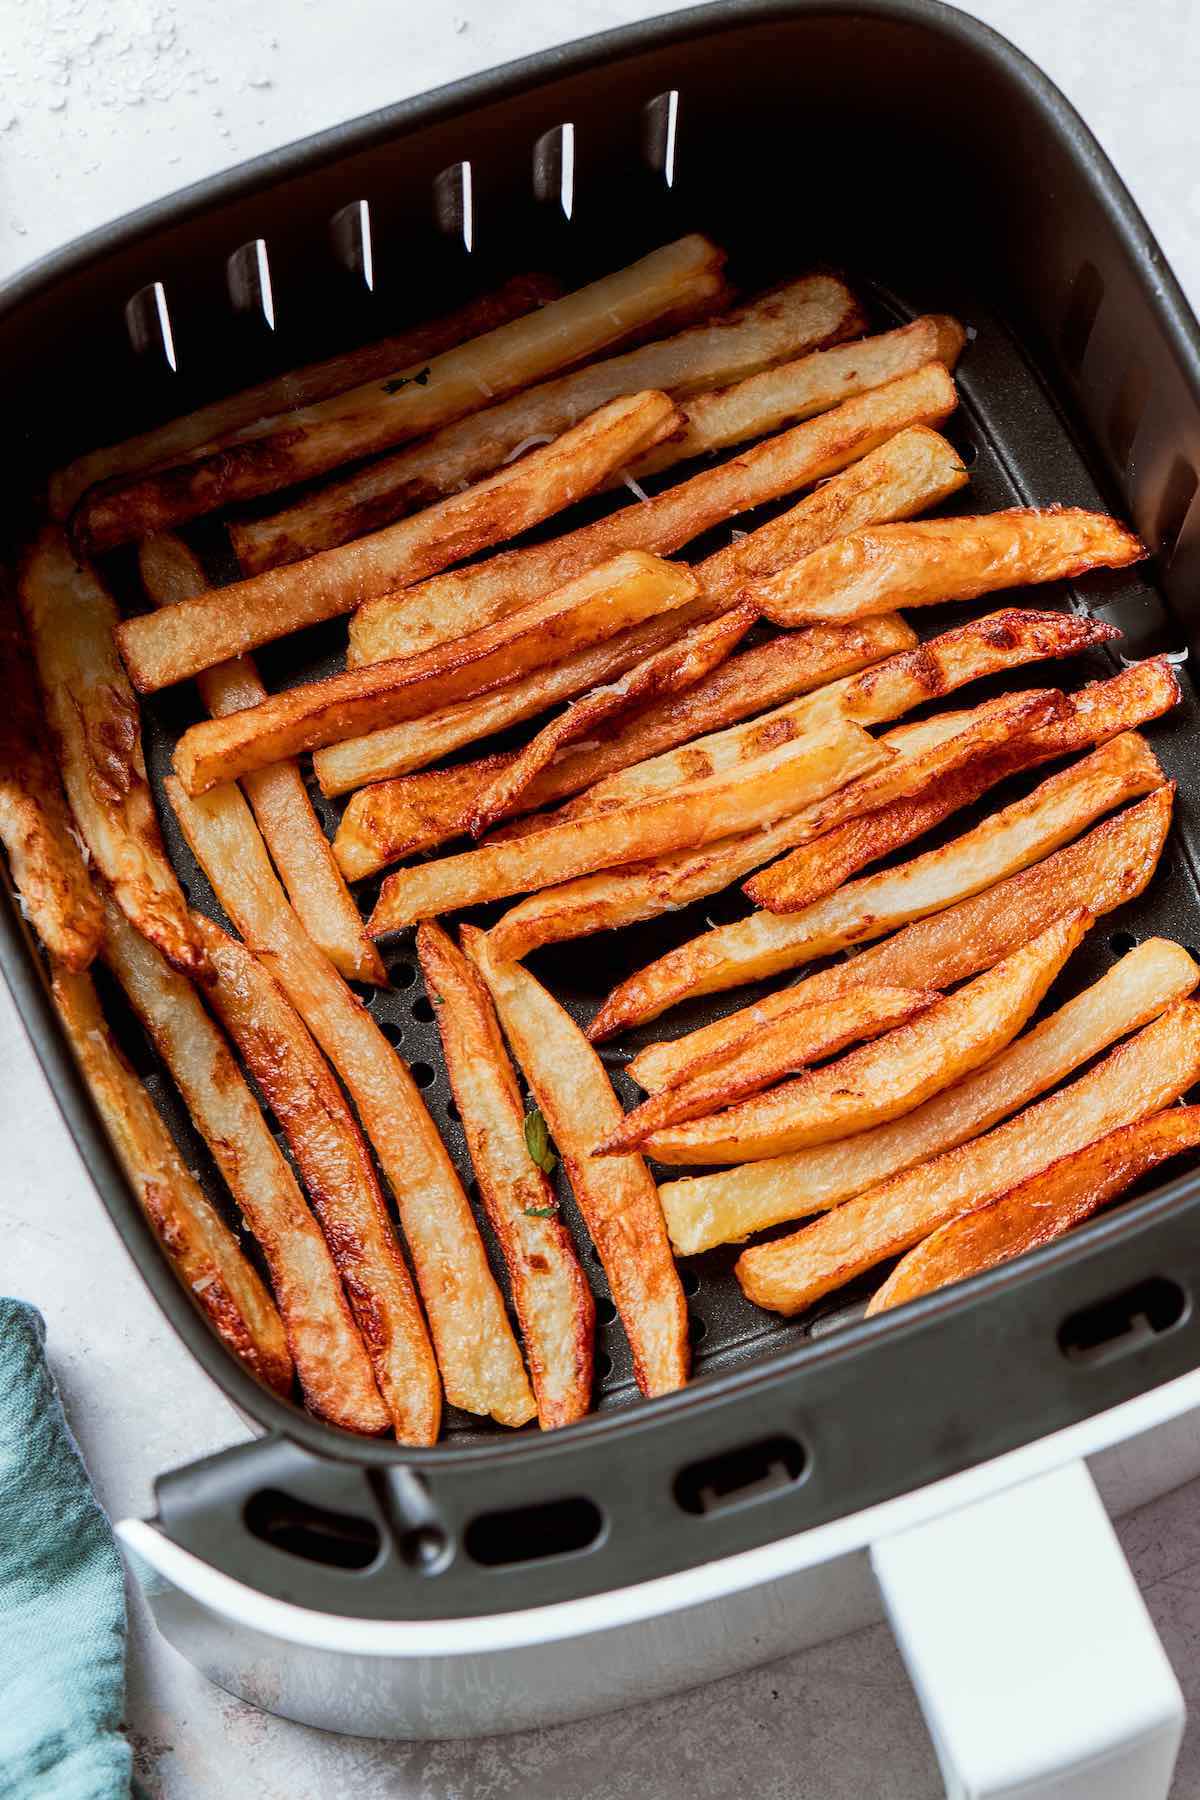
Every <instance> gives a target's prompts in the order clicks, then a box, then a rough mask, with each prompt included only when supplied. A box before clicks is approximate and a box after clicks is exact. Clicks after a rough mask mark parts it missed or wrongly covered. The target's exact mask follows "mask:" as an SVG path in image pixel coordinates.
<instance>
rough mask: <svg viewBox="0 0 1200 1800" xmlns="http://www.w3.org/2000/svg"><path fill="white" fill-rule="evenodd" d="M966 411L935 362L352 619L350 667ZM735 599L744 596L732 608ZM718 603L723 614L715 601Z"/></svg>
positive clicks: (480, 617)
mask: <svg viewBox="0 0 1200 1800" xmlns="http://www.w3.org/2000/svg"><path fill="white" fill-rule="evenodd" d="M955 404H956V394H955V388H954V381H953V379H952V377H951V376H950V375H949V373H948V372H947V370H946V369H945V368H944V366H943V365H942V364H941V363H928V364H926V366H925V368H923V369H919V370H918V371H917V372H916V374H914V375H905V376H902V377H901V378H900V380H899V381H892V382H889V383H888V384H887V386H886V387H881V388H875V389H873V390H872V391H871V392H870V393H868V394H860V395H859V397H858V398H857V399H855V400H847V401H845V402H844V403H843V404H842V405H841V406H837V407H834V408H833V410H832V411H830V412H827V413H822V414H821V415H820V417H819V418H816V419H810V420H808V421H807V423H805V424H803V425H796V426H794V427H793V428H792V430H791V431H786V432H782V433H781V434H780V435H779V436H778V437H773V438H769V439H768V440H767V441H766V442H765V443H762V444H758V445H756V446H755V448H754V449H752V450H746V451H744V452H743V453H742V454H741V455H739V456H734V457H731V458H730V459H729V460H728V461H727V462H724V463H721V464H719V465H718V467H717V468H715V469H706V470H705V471H704V472H703V473H702V474H700V475H693V476H692V478H691V480H690V481H685V482H681V483H680V484H679V485H678V486H677V487H673V488H668V489H667V491H666V492H665V493H662V494H659V495H657V496H656V497H655V498H654V499H653V500H649V501H646V502H639V501H634V502H631V503H630V504H629V505H628V506H626V507H623V508H622V509H621V510H620V511H619V512H616V513H613V514H611V515H610V516H609V517H608V518H606V519H598V520H597V521H596V522H595V524H592V525H585V526H583V527H582V528H581V529H580V530H578V531H573V532H570V533H569V534H568V535H567V536H566V537H560V538H557V539H555V540H554V541H553V542H551V543H547V544H538V545H535V546H533V547H532V548H530V549H526V550H513V551H508V552H506V553H505V554H504V555H502V556H496V557H493V558H490V559H489V561H488V562H487V563H486V564H482V563H481V564H480V565H478V566H477V567H475V568H472V569H469V570H468V569H463V570H456V571H452V572H450V573H447V574H446V575H444V576H439V577H437V578H436V580H433V581H426V582H422V583H421V584H420V586H418V587H414V588H412V589H410V590H408V591H406V592H404V593H402V594H397V595H387V596H385V597H384V598H382V599H379V600H373V601H371V602H370V603H369V604H368V605H366V606H363V607H362V608H361V609H360V610H359V611H358V612H357V613H356V614H355V616H354V618H353V619H352V620H351V622H350V649H349V653H348V654H349V660H350V662H351V663H362V662H380V661H382V660H384V659H385V658H387V657H391V656H398V655H411V654H413V653H414V652H415V651H417V650H420V649H426V648H428V647H429V646H430V645H431V644H437V643H445V642H446V641H447V640H449V639H453V638H455V637H457V636H459V635H460V633H461V632H462V631H464V630H469V629H473V628H475V627H477V626H478V625H479V624H482V623H484V622H490V621H491V620H493V619H496V618H500V617H502V616H503V615H504V614H505V613H507V612H514V611H515V610H516V609H517V608H518V607H521V606H528V604H529V603H530V601H531V600H536V599H538V598H539V597H540V596H541V595H542V594H545V593H547V592H549V591H550V590H551V589H553V588H556V587H560V586H561V585H562V583H563V582H564V581H570V580H571V579H573V578H574V577H575V576H576V575H579V574H582V573H583V571H584V570H585V569H590V568H594V567H595V565H596V564H597V563H598V562H603V561H604V560H605V558H606V557H609V556H614V555H615V554H616V553H617V551H619V550H653V551H655V552H657V554H658V555H660V556H667V555H670V554H671V552H672V551H674V550H678V549H680V548H681V547H682V546H683V545H684V544H686V543H688V542H689V541H690V540H691V539H692V538H694V537H698V536H699V534H700V533H701V532H702V531H707V530H709V528H710V527H711V526H713V525H719V524H720V523H721V521H722V520H724V519H728V518H731V517H733V515H734V514H736V513H739V512H745V511H746V510H747V509H748V508H750V507H753V506H761V505H762V504H763V503H764V502H766V501H768V500H776V499H779V498H780V497H781V496H782V495H784V494H789V493H793V492H794V491H795V490H796V489H797V488H801V487H808V486H811V485H812V483H813V482H816V481H820V480H821V479H822V478H823V477H824V476H826V475H833V474H835V473H836V472H837V471H838V470H841V469H844V468H845V467H846V466H847V464H849V463H853V462H856V461H857V460H858V458H859V457H861V456H865V455H866V454H867V452H868V451H870V450H874V449H876V448H877V447H878V446H879V445H880V444H882V443H883V442H885V440H886V439H888V438H890V437H892V436H894V435H895V433H896V432H898V431H902V430H903V429H904V428H905V427H906V426H910V425H921V424H938V423H940V421H941V420H942V419H945V418H948V417H949V415H950V414H951V413H952V412H953V410H954V407H955ZM522 466H523V465H522V464H521V463H518V464H517V465H516V467H517V468H521V467H522ZM960 467H961V465H960ZM733 598H740V595H739V596H732V597H731V598H730V600H729V601H727V602H726V604H732V601H733ZM713 603H714V608H715V607H716V597H715V596H714V597H713ZM879 610H880V611H883V610H884V609H883V608H880V609H879Z"/></svg>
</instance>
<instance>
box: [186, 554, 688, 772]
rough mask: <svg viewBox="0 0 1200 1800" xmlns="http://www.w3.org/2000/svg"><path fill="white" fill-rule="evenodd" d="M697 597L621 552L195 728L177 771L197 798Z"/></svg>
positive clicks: (676, 576) (655, 567)
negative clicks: (442, 630) (398, 649)
mask: <svg viewBox="0 0 1200 1800" xmlns="http://www.w3.org/2000/svg"><path fill="white" fill-rule="evenodd" d="M695 593H696V583H695V579H694V578H693V576H692V575H691V573H690V571H689V570H688V569H686V568H685V567H683V565H682V564H679V563H668V562H664V561H663V560H662V559H661V557H657V556H648V555H646V553H645V552H644V551H641V550H627V551H625V552H624V553H623V554H622V555H620V556H614V557H613V558H612V560H611V561H610V562H607V563H602V564H601V565H600V567H599V568H596V569H589V570H588V572H587V573H586V574H585V575H581V576H579V578H578V579H577V580H575V581H572V582H568V584H567V585H566V587H564V588H560V589H558V590H557V591H556V592H555V593H553V594H547V595H545V596H544V597H543V598H542V599H541V600H535V601H534V602H533V604H532V605H531V606H527V607H526V608H525V609H524V610H523V611H522V612H519V613H514V614H512V615H511V616H510V617H508V618H505V619H500V620H498V621H497V622H496V624H494V625H488V626H484V627H483V628H482V629H481V630H479V631H475V632H471V633H470V634H469V635H468V636H467V637H465V638H462V639H461V640H460V641H459V642H458V643H457V644H440V645H438V646H437V647H436V648H435V649H433V650H426V651H424V652H422V653H421V654H420V655H419V656H405V657H397V658H396V660H395V661H394V662H388V663H375V664H372V666H371V667H370V668H365V669H347V670H345V671H344V672H343V673H342V674H340V675H330V676H328V677H326V679H325V680H323V681H309V682H304V683H302V684H301V685H300V686H298V687H292V688H287V689H285V690H284V692H283V693H281V694H275V695H272V696H271V697H270V698H269V699H267V700H264V701H261V702H260V703H259V704H258V705H257V706H252V707H247V708H246V709H245V710H244V711H241V712H237V713H232V714H229V715H227V716H225V717H223V718H220V719H208V720H205V721H203V722H202V723H201V724H199V725H193V726H191V728H190V729H189V730H188V731H185V732H184V734H183V736H182V738H180V740H179V743H178V745H177V746H176V750H175V768H176V771H177V772H178V774H179V776H180V778H181V779H182V780H183V782H184V784H185V786H186V787H187V789H188V792H189V793H193V794H196V793H203V792H204V791H205V790H206V789H207V788H209V787H212V786H213V784H214V783H215V782H218V781H227V780H230V779H232V778H234V777H236V776H238V775H243V774H245V773H247V771H250V770H253V769H258V768H263V767H265V766H267V765H268V764H270V763H273V762H276V761H278V760H279V759H280V758H281V757H286V756H293V755H295V754H296V753H297V752H299V751H301V750H311V749H313V748H314V747H316V746H318V745H321V744H327V743H330V742H331V741H333V740H336V739H338V738H341V737H345V736H346V735H347V734H348V733H350V732H352V731H361V730H362V729H363V727H364V726H367V727H374V726H377V725H383V724H393V723H395V722H396V721H398V720H401V719H418V718H421V717H422V716H423V715H425V714H426V713H429V712H432V711H435V710H436V709H437V708H438V707H444V706H446V705H447V704H448V703H449V702H452V701H454V700H457V699H460V698H462V697H463V696H467V695H472V694H479V693H487V692H488V691H489V690H491V689H494V688H500V687H503V686H504V685H505V683H506V682H508V681H511V680H512V679H513V678H514V677H517V676H520V675H523V674H527V673H528V671H529V670H530V669H534V668H539V667H544V666H545V664H547V663H553V662H555V661H556V660H557V659H558V658H559V657H560V656H562V655H564V654H566V655H570V654H571V653H572V652H573V651H578V650H581V649H587V648H589V647H590V646H591V645H593V644H597V643H603V642H605V641H607V640H609V639H611V638H614V637H616V636H617V635H618V634H619V633H620V632H623V631H627V630H629V629H630V627H631V626H635V625H640V624H641V623H642V622H643V621H644V620H645V619H648V618H660V617H661V616H662V615H663V614H664V613H675V612H678V611H679V610H680V609H681V608H683V607H685V606H686V605H687V603H688V601H689V600H692V599H693V598H694V597H695ZM160 616H161V615H160Z"/></svg>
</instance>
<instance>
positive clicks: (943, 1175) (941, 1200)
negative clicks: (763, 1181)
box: [735, 1000, 1200, 1314]
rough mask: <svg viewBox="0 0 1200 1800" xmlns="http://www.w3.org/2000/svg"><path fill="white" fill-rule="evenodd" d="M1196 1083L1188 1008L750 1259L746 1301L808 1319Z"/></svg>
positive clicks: (1194, 1018)
mask: <svg viewBox="0 0 1200 1800" xmlns="http://www.w3.org/2000/svg"><path fill="white" fill-rule="evenodd" d="M1197 1076H1200V1006H1197V1004H1196V1003H1195V1002H1194V1001H1192V1000H1180V1001H1178V1002H1177V1003H1176V1004H1175V1005H1174V1006H1172V1007H1171V1008H1170V1009H1169V1011H1167V1012H1165V1013H1163V1014H1162V1016H1161V1017H1160V1018H1158V1019H1156V1020H1155V1021H1154V1023H1153V1024H1152V1025H1147V1026H1145V1027H1144V1028H1143V1029H1142V1030H1141V1031H1140V1032H1139V1033H1138V1035H1137V1036H1136V1037H1134V1038H1130V1039H1129V1040H1128V1041H1127V1042H1126V1043H1124V1044H1119V1045H1118V1046H1117V1048H1116V1049H1115V1050H1111V1051H1110V1052H1109V1054H1108V1055H1107V1056H1106V1057H1105V1059H1104V1061H1103V1062H1102V1063H1100V1064H1098V1065H1097V1067H1096V1068H1094V1069H1092V1070H1091V1071H1090V1072H1089V1073H1088V1074H1086V1075H1082V1076H1080V1077H1079V1078H1078V1079H1077V1080H1076V1081H1074V1082H1072V1083H1071V1085H1070V1087H1067V1088H1063V1089H1062V1090H1061V1091H1060V1092H1058V1093H1057V1094H1051V1095H1050V1096H1049V1098H1048V1099H1046V1100H1039V1101H1038V1102H1037V1104H1036V1105H1035V1106H1031V1107H1028V1108H1027V1109H1026V1110H1025V1111H1024V1112H1021V1113H1018V1114H1017V1116H1016V1118H1013V1119H1009V1120H1008V1121H1007V1123H1006V1124H1003V1125H998V1126H997V1127H996V1128H995V1129H994V1130H993V1131H990V1132H988V1133H987V1134H986V1136H984V1137H981V1138H975V1139H973V1140H972V1141H971V1142H970V1143H968V1144H960V1145H959V1147H958V1148H957V1149H956V1150H947V1151H945V1152H944V1153H943V1154H942V1155H941V1156H939V1157H936V1158H934V1159H933V1161H931V1162H926V1163H918V1164H917V1166H916V1167H915V1168H913V1169H909V1170H907V1171H906V1172H905V1173H904V1174H902V1175H894V1176H892V1178H891V1179H890V1180H889V1181H886V1182H881V1183H879V1184H878V1185H877V1186H876V1187H873V1188H868V1189H867V1190H866V1191H865V1192H864V1193H861V1194H859V1195H857V1196H856V1198H855V1199H853V1200H847V1201H846V1202H845V1204H844V1205H842V1206H839V1207H838V1208H837V1209H836V1210H835V1211H834V1212H832V1213H828V1214H827V1215H826V1216H825V1217H824V1218H821V1219H818V1220H817V1221H816V1222H815V1223H814V1224H812V1225H809V1226H807V1227H806V1228H805V1229H804V1230H803V1231H799V1232H796V1233H794V1234H793V1235H792V1236H790V1237H784V1238H778V1239H776V1241H775V1242H774V1243H772V1244H760V1245H758V1246H756V1247H755V1248H754V1249H751V1250H743V1252H742V1254H741V1256H740V1257H739V1258H738V1262H737V1267H736V1270H735V1273H736V1275H737V1278H738V1281H739V1282H740V1283H741V1287H742V1291H743V1292H744V1293H745V1295H746V1296H747V1298H748V1299H750V1300H753V1301H754V1302H755V1304H756V1305H758V1306H767V1307H770V1308H771V1310H772V1311H774V1312H782V1313H788V1314H791V1313H797V1312H801V1311H803V1309H804V1308H805V1307H806V1306H811V1305H812V1303H813V1301H814V1300H819V1299H820V1297H821V1295H822V1294H827V1293H829V1292H830V1290H831V1289H832V1288H838V1287H842V1286H844V1284H845V1283H846V1282H847V1281H852V1280H853V1279H854V1278H855V1276H857V1275H861V1274H864V1273H865V1272H866V1271H867V1270H868V1269H872V1268H874V1267H875V1266H876V1265H877V1264H878V1263H880V1262H883V1261H884V1259H885V1258H887V1257H889V1256H898V1255H901V1254H902V1253H903V1252H904V1251H905V1250H909V1249H911V1248H912V1246H913V1245H914V1244H916V1243H919V1242H920V1240H921V1239H922V1238H923V1237H925V1236H927V1235H928V1233H929V1232H931V1231H934V1230H936V1229H937V1227H938V1226H939V1225H944V1224H946V1223H947V1222H948V1221H949V1220H950V1219H953V1218H956V1217H958V1216H960V1215H961V1214H963V1213H967V1212H973V1211H975V1210H976V1209H977V1208H978V1207H980V1206H983V1205H985V1204H986V1203H987V1202H988V1201H989V1200H991V1199H993V1198H994V1197H995V1196H996V1195H997V1194H999V1193H1003V1192H1004V1191H1005V1189H1007V1188H1009V1187H1011V1186H1012V1184H1013V1183H1014V1182H1016V1181H1023V1180H1025V1179H1026V1178H1027V1177H1029V1176H1031V1175H1037V1174H1039V1173H1040V1172H1041V1171H1042V1170H1043V1169H1045V1168H1046V1167H1047V1165H1048V1164H1049V1163H1052V1162H1054V1161H1056V1160H1057V1159H1058V1158H1059V1157H1062V1156H1069V1155H1070V1154H1071V1153H1072V1152H1073V1151H1075V1150H1082V1149H1083V1148H1084V1147H1085V1146H1086V1145H1088V1144H1091V1143H1094V1142H1095V1141H1096V1139H1097V1138H1101V1137H1103V1136H1105V1135H1106V1134H1107V1133H1108V1132H1110V1131H1114V1130H1116V1129H1117V1128H1118V1127H1119V1126H1121V1125H1132V1124H1135V1123H1136V1122H1137V1121H1138V1120H1139V1119H1144V1118H1146V1117H1148V1116H1149V1115H1150V1114H1151V1113H1155V1112H1157V1111H1158V1110H1159V1108H1160V1107H1164V1106H1169V1105H1170V1104H1171V1102H1172V1100H1175V1099H1177V1098H1178V1097H1179V1095H1180V1094H1182V1093H1184V1092H1185V1091H1186V1090H1187V1089H1188V1088H1189V1087H1191V1086H1192V1084H1193V1083H1194V1082H1195V1080H1196V1079H1197Z"/></svg>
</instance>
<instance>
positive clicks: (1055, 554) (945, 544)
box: [751, 506, 1147, 625]
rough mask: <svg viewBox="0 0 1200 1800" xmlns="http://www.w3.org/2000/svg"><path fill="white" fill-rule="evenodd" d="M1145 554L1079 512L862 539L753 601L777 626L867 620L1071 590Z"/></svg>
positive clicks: (997, 516) (1011, 513) (849, 539)
mask: <svg viewBox="0 0 1200 1800" xmlns="http://www.w3.org/2000/svg"><path fill="white" fill-rule="evenodd" d="M1146 554H1147V552H1146V547H1145V545H1144V544H1143V543H1141V541H1140V540H1139V539H1138V538H1136V537H1135V536H1134V535H1133V533H1132V532H1131V531H1126V529H1125V527H1124V526H1123V525H1120V524H1118V522H1117V521H1116V519H1110V518H1109V517H1108V516H1107V515H1106V514H1105V513H1094V512H1086V511H1084V509H1083V508H1082V507H1078V506H1051V507H1047V508H1045V509H1044V510H1042V511H1037V510H1036V509H1034V508H1033V507H1028V506H1014V507H1011V508H1010V509H1009V510H1008V511H1007V512H996V513H988V514H986V515H984V516H982V517H974V518H958V519H920V520H916V521H910V522H906V523H905V524H902V525H880V526H877V527H874V528H872V529H871V530H869V531H855V532H851V533H849V534H848V535H847V536H845V537H842V538H838V539H837V541H836V543H834V544H826V545H824V546H823V547H822V548H821V549H820V550H814V551H813V552H812V553H811V555H809V556H806V557H804V558H802V560H801V561H800V562H797V563H793V564H792V566H791V567H790V568H788V569H781V570H780V572H779V574H778V575H772V576H771V577H770V578H769V579H768V580H767V581H765V582H762V583H761V584H759V585H757V586H755V587H754V588H753V589H752V590H751V592H752V594H753V597H754V598H755V599H756V600H757V601H758V603H759V605H760V606H761V608H762V610H763V612H764V613H765V614H766V615H767V617H768V618H769V619H774V621H775V623H776V624H777V625H809V624H811V623H812V622H813V621H814V620H815V619H861V618H865V617H866V616H867V615H868V614H869V613H876V612H891V611H892V610H893V609H894V608H895V607H897V606H901V605H903V606H906V607H907V606H936V605H937V604H938V602H939V601H942V600H974V599H977V598H978V596H979V595H980V594H991V593H994V592H995V591H996V589H997V588H1012V587H1026V586H1028V585H1029V584H1030V583H1031V582H1035V581H1063V580H1067V579H1069V578H1070V577H1072V576H1076V575H1084V574H1086V573H1087V572H1088V571H1089V570H1090V569H1106V568H1107V569H1121V568H1125V567H1126V566H1127V565H1128V564H1129V563H1133V562H1140V560H1141V559H1142V557H1144V556H1145V555H1146Z"/></svg>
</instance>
